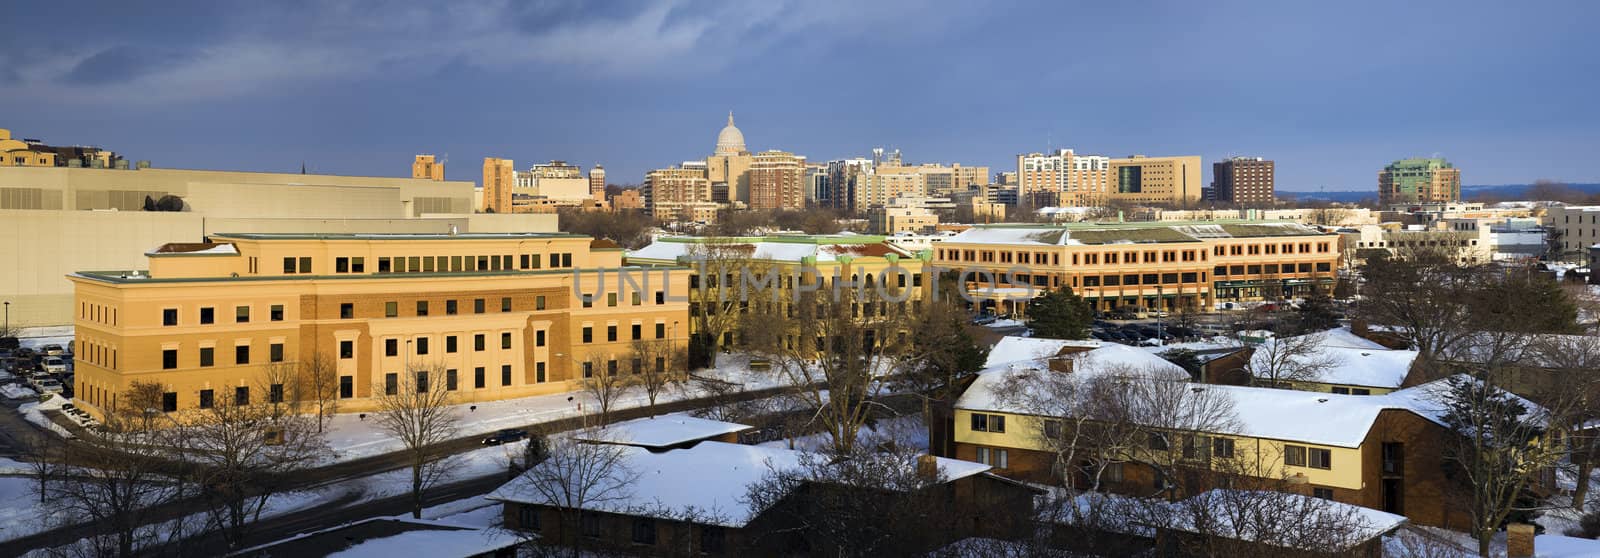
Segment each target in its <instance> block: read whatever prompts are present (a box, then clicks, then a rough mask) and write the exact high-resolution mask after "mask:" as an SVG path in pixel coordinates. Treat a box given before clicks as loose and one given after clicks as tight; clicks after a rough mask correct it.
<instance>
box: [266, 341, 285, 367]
mask: <svg viewBox="0 0 1600 558" xmlns="http://www.w3.org/2000/svg"><path fill="white" fill-rule="evenodd" d="M267 360H268V361H269V362H283V343H273V344H271V345H267Z"/></svg>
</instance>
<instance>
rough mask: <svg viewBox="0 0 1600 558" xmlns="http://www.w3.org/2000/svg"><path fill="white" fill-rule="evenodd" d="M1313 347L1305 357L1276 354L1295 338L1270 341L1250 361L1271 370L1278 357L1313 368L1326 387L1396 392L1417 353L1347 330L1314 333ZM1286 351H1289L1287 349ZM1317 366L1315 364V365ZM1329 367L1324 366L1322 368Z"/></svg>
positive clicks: (1263, 343)
mask: <svg viewBox="0 0 1600 558" xmlns="http://www.w3.org/2000/svg"><path fill="white" fill-rule="evenodd" d="M1303 337H1312V338H1313V345H1312V346H1311V347H1310V349H1311V350H1310V352H1308V353H1306V354H1292V355H1283V354H1279V355H1274V354H1273V348H1274V347H1276V346H1277V345H1278V344H1280V343H1289V342H1292V340H1293V339H1298V338H1295V337H1291V338H1277V339H1268V340H1266V341H1264V342H1262V343H1261V346H1260V347H1258V348H1257V349H1256V351H1255V354H1253V355H1252V356H1251V358H1250V365H1251V366H1252V367H1255V368H1257V369H1266V368H1270V367H1271V366H1272V364H1273V362H1272V361H1273V359H1274V358H1275V357H1276V358H1278V359H1279V360H1280V363H1282V362H1283V361H1284V360H1287V361H1294V362H1296V363H1300V364H1302V365H1312V367H1314V368H1319V369H1317V370H1313V373H1314V374H1315V375H1316V376H1317V377H1316V378H1315V381H1318V382H1322V383H1325V384H1338V385H1351V386H1370V387H1380V388H1389V389H1394V388H1398V387H1400V384H1401V383H1402V382H1403V381H1405V379H1406V374H1408V373H1410V371H1411V363H1412V362H1413V361H1415V360H1416V359H1417V351H1397V350H1391V349H1388V348H1385V347H1384V346H1383V345H1379V344H1377V343H1373V342H1372V341H1368V340H1366V339H1362V338H1361V337H1358V336H1356V335H1354V334H1352V333H1350V331H1349V330H1346V329H1335V330H1330V331H1325V332H1319V333H1313V334H1310V335H1309V336H1303ZM1284 352H1288V351H1287V350H1285V351H1284ZM1313 363H1314V364H1313ZM1324 364H1325V365H1326V366H1323V365H1324Z"/></svg>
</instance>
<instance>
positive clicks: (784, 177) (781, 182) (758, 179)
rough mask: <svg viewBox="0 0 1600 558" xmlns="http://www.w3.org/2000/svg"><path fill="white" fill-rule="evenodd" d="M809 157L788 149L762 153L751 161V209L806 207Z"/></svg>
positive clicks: (749, 201) (749, 202) (748, 201)
mask: <svg viewBox="0 0 1600 558" xmlns="http://www.w3.org/2000/svg"><path fill="white" fill-rule="evenodd" d="M805 178H806V158H805V157H803V156H799V155H795V154H793V153H789V152H786V151H778V150H775V149H774V150H769V151H762V152H761V153H758V154H756V155H755V157H753V158H752V159H751V162H750V178H749V183H750V197H749V198H748V200H747V201H746V203H748V204H749V207H750V209H804V208H805V206H806V201H805V187H806V181H805Z"/></svg>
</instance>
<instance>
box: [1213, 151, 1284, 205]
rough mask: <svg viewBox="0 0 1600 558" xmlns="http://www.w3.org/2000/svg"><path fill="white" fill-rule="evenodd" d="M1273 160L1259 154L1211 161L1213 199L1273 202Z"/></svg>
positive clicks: (1260, 202) (1274, 198)
mask: <svg viewBox="0 0 1600 558" xmlns="http://www.w3.org/2000/svg"><path fill="white" fill-rule="evenodd" d="M1273 165H1274V163H1273V162H1272V161H1269V160H1266V159H1263V158H1261V157H1230V158H1229V159H1228V160H1226V161H1218V162H1215V163H1212V164H1211V190H1212V194H1213V197H1212V201H1219V202H1225V203H1231V204H1236V205H1242V206H1268V205H1272V203H1273V202H1274V201H1276V199H1277V197H1276V194H1275V193H1274V178H1273V176H1274V166H1273Z"/></svg>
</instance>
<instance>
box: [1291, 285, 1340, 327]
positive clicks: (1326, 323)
mask: <svg viewBox="0 0 1600 558" xmlns="http://www.w3.org/2000/svg"><path fill="white" fill-rule="evenodd" d="M1294 322H1295V329H1296V330H1297V331H1296V332H1295V333H1297V334H1306V333H1312V332H1317V331H1323V330H1327V329H1333V328H1336V327H1339V313H1338V312H1337V311H1335V310H1334V308H1333V297H1330V296H1328V294H1327V293H1325V292H1323V291H1322V289H1317V290H1316V291H1315V292H1313V293H1311V295H1310V296H1307V297H1306V299H1305V301H1304V302H1301V303H1300V309H1299V310H1298V311H1297V312H1296V313H1295V319H1294Z"/></svg>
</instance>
